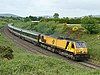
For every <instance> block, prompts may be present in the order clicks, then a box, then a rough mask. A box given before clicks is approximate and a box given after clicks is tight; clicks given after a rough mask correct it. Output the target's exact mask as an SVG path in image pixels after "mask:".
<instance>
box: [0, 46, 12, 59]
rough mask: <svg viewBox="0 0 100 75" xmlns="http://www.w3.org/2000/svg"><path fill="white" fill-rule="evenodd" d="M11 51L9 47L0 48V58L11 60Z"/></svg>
mask: <svg viewBox="0 0 100 75" xmlns="http://www.w3.org/2000/svg"><path fill="white" fill-rule="evenodd" d="M12 53H13V50H12V49H11V48H10V47H5V46H0V57H1V58H7V59H8V60H9V59H12V58H13V54H12Z"/></svg>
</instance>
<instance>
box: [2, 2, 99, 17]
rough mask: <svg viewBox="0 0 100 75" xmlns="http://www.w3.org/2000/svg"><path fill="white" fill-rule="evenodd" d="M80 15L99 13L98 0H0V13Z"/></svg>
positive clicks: (24, 15) (23, 15)
mask: <svg viewBox="0 0 100 75" xmlns="http://www.w3.org/2000/svg"><path fill="white" fill-rule="evenodd" d="M5 13H10V14H15V15H19V16H22V17H26V16H30V15H32V16H45V15H49V16H52V15H53V14H54V13H59V15H60V17H80V16H85V15H100V0H0V14H5Z"/></svg>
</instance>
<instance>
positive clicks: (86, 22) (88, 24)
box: [81, 16, 99, 34]
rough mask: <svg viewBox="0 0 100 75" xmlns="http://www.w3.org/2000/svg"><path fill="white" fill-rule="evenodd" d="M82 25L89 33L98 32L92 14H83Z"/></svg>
mask: <svg viewBox="0 0 100 75" xmlns="http://www.w3.org/2000/svg"><path fill="white" fill-rule="evenodd" d="M81 23H82V26H83V27H84V28H85V29H87V30H88V32H89V33H90V34H93V33H98V30H99V29H98V28H99V27H98V24H97V21H96V19H95V18H94V17H92V16H85V17H83V18H82V20H81Z"/></svg>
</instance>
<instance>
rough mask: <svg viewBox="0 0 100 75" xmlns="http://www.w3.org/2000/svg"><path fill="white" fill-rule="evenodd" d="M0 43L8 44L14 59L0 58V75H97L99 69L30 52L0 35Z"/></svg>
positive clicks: (99, 72)
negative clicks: (87, 67)
mask: <svg viewBox="0 0 100 75" xmlns="http://www.w3.org/2000/svg"><path fill="white" fill-rule="evenodd" d="M0 45H5V46H10V47H11V48H12V49H13V51H14V53H13V54H14V59H12V60H7V59H0V75H99V74H100V71H99V70H91V69H86V68H83V67H81V66H77V65H74V64H70V63H68V62H65V61H64V60H62V59H57V58H55V57H47V56H43V55H36V54H33V53H30V52H28V51H26V50H24V49H22V48H20V47H18V45H17V46H16V45H15V44H14V43H13V42H12V41H11V40H8V39H6V38H4V35H2V34H1V35H0Z"/></svg>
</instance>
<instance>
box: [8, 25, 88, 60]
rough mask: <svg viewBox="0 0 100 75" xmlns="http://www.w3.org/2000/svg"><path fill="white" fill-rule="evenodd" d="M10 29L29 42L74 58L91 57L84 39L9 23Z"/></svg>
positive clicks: (83, 58) (84, 58)
mask: <svg viewBox="0 0 100 75" xmlns="http://www.w3.org/2000/svg"><path fill="white" fill-rule="evenodd" d="M8 30H9V31H10V32H11V33H13V34H14V35H16V36H18V37H20V38H22V39H24V40H27V41H28V42H31V43H33V44H35V45H38V46H41V47H44V48H46V49H47V50H50V51H52V52H55V53H58V54H61V55H63V56H66V57H68V58H71V59H73V60H87V59H88V58H89V55H88V49H87V47H86V43H85V42H84V41H79V40H73V39H70V38H57V37H53V36H48V35H44V34H41V33H38V32H35V31H33V32H32V31H29V30H24V29H20V28H17V27H14V26H12V25H10V24H8Z"/></svg>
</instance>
